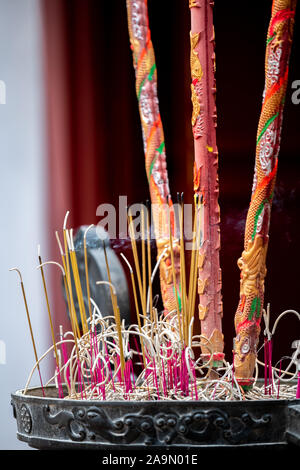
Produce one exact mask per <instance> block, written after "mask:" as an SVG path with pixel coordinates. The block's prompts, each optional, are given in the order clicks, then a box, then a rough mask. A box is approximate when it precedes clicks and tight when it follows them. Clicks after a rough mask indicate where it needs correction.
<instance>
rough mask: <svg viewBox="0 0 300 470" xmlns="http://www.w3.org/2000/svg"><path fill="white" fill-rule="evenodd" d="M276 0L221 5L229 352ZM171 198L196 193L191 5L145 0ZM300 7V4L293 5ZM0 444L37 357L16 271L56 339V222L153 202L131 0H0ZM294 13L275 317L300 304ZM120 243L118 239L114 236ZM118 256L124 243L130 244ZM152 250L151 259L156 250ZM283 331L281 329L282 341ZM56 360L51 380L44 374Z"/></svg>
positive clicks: (277, 208) (5, 442)
mask: <svg viewBox="0 0 300 470" xmlns="http://www.w3.org/2000/svg"><path fill="white" fill-rule="evenodd" d="M271 3H272V2H271V0H255V1H253V2H251V6H249V7H248V10H247V11H246V15H245V10H244V9H241V8H240V5H241V2H238V1H234V0H233V1H231V2H224V1H221V0H216V1H215V10H214V15H215V32H216V60H217V72H216V79H217V110H218V128H217V143H218V149H219V179H220V209H221V267H222V274H223V305H224V317H223V332H224V335H225V353H226V355H227V357H228V360H231V350H232V338H233V337H234V327H233V317H234V313H235V310H236V307H237V303H238V298H239V274H240V273H239V270H238V268H237V259H238V258H239V257H240V255H241V252H242V249H243V234H244V232H243V231H244V225H245V219H246V213H247V209H248V204H249V201H250V193H251V187H252V178H253V167H254V157H255V140H256V129H257V123H258V118H259V113H260V108H261V101H262V92H263V87H264V54H265V38H266V31H267V27H268V22H269V18H270V11H271ZM148 6H149V16H150V27H151V33H152V41H153V44H154V48H155V53H156V63H157V70H158V95H159V101H160V110H161V116H162V122H163V127H164V132H165V141H166V153H167V161H168V172H169V180H170V187H171V192H172V194H176V192H177V191H179V192H182V191H183V192H184V194H185V201H186V202H192V196H193V195H192V178H193V139H192V131H191V125H190V117H191V111H192V109H191V100H190V68H189V47H190V45H189V30H190V12H189V8H188V2H187V1H175V2H170V1H168V0H165V1H164V2H162V1H159V0H148ZM298 10H299V9H298ZM0 11H1V15H0V80H1V84H2V92H3V90H4V91H5V100H2V101H3V102H2V104H0V155H1V157H0V198H1V231H0V237H1V245H0V246H1V263H0V285H1V298H2V308H1V314H0V416H1V420H0V449H26V448H27V446H26V445H25V444H23V443H21V442H19V441H17V439H16V423H15V420H14V419H13V416H12V409H11V405H10V393H11V392H12V391H15V390H16V389H18V388H22V387H23V386H24V385H25V383H26V381H27V378H28V375H29V373H30V370H31V368H32V366H33V364H34V355H33V350H32V345H31V341H30V335H29V330H28V324H27V320H26V314H25V310H24V304H23V298H22V292H21V288H20V283H19V279H18V276H17V273H14V272H12V273H9V272H8V270H9V268H12V267H15V266H17V267H18V268H19V269H20V270H21V272H22V276H23V281H24V286H25V291H26V294H27V300H28V304H29V310H30V314H31V320H32V326H33V331H34V334H35V339H36V343H37V349H38V353H39V354H42V353H43V352H44V351H45V350H46V349H47V348H48V347H49V345H50V344H51V337H50V330H49V326H48V318H47V311H46V305H45V299H44V297H43V290H42V284H41V277H40V273H39V272H38V271H37V270H36V266H37V264H38V255H37V253H38V252H37V247H38V245H39V244H40V246H41V255H42V258H43V260H46V259H53V260H58V259H59V253H58V251H57V244H56V240H55V236H54V233H55V230H61V228H62V225H63V220H64V217H65V214H66V211H67V210H69V211H70V216H69V223H68V225H69V226H72V227H74V228H77V227H79V226H80V225H83V224H87V225H90V224H92V223H94V224H97V223H98V222H99V217H98V216H97V215H96V210H97V207H98V206H99V205H100V204H102V203H110V204H114V205H115V206H116V207H118V202H119V196H120V195H125V196H127V200H128V204H132V203H135V202H145V201H146V199H148V198H149V193H148V183H147V178H146V173H145V169H144V154H143V143H142V134H141V128H140V122H139V115H138V107H137V99H136V95H135V86H134V71H133V66H132V56H131V50H130V47H129V39H128V32H127V16H126V2H125V0H115V1H108V0H0ZM298 17H299V11H298V14H297V16H296V27H295V38H294V44H293V49H292V54H291V61H290V76H289V85H288V89H287V99H286V108H285V117H284V124H283V133H282V145H281V152H280V160H279V169H278V178H277V185H276V190H275V198H274V203H273V209H272V218H271V227H270V244H269V250H268V258H267V267H268V274H267V278H266V296H265V300H266V303H267V302H270V305H271V324H273V321H274V319H275V318H276V317H277V315H279V314H280V313H281V312H282V311H283V310H285V309H288V308H293V309H296V310H300V300H299V296H298V292H299V282H300V269H299V263H300V246H299V241H300V224H299V220H298V217H299V207H300V172H299V170H300V159H299V154H300V134H299V122H300V119H299V118H300V104H299V105H296V104H293V102H292V94H293V93H294V91H295V90H293V89H292V83H293V82H294V81H295V80H300V61H299V59H298V58H299V54H300V18H299V20H298ZM2 96H3V93H2ZM112 245H113V247H114V248H115V249H116V251H117V252H118V249H119V247H120V243H119V242H118V240H114V241H112ZM122 249H123V251H124V250H126V247H124V246H123V245H122ZM154 255H155V254H154ZM47 282H49V285H51V289H49V290H51V298H50V302H51V309H52V311H53V315H54V323H55V328H58V325H59V324H61V323H64V324H67V320H66V309H65V304H64V301H63V297H62V294H61V281H60V279H59V276H58V275H57V272H56V271H52V270H50V271H47ZM278 334H279V337H278ZM278 334H277V337H275V340H274V355H275V357H280V355H282V354H290V353H291V349H290V346H291V343H292V341H293V340H294V339H299V334H300V332H299V325H298V324H297V322H296V321H295V320H294V319H293V317H290V319H289V320H283V322H282V325H281V324H280V327H279V331H278ZM47 367H48V366H47V364H45V366H44V373H45V376H47V374H48V375H49V371H48V369H47Z"/></svg>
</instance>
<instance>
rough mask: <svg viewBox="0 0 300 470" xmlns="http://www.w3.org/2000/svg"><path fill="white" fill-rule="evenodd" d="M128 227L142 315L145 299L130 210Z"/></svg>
mask: <svg viewBox="0 0 300 470" xmlns="http://www.w3.org/2000/svg"><path fill="white" fill-rule="evenodd" d="M128 228H129V236H130V239H131V247H132V252H133V258H134V264H135V270H136V275H137V280H138V286H139V292H140V299H141V304H142V310H143V315H144V316H146V303H145V299H144V296H143V287H142V279H141V271H140V265H139V260H138V254H137V248H136V241H135V238H134V232H133V228H132V215H131V213H130V212H128ZM150 314H151V312H150Z"/></svg>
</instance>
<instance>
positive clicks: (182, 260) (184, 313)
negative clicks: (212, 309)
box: [178, 193, 189, 344]
mask: <svg viewBox="0 0 300 470" xmlns="http://www.w3.org/2000/svg"><path fill="white" fill-rule="evenodd" d="M178 202H179V207H180V217H179V230H180V277H181V281H180V287H181V305H182V318H183V322H184V325H185V330H184V334H185V342H186V344H187V342H188V325H189V321H188V315H187V310H186V270H185V252H184V232H183V224H184V222H183V220H184V205H183V193H181V197H180V199H179V201H178Z"/></svg>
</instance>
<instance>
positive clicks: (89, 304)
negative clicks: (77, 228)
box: [83, 224, 94, 321]
mask: <svg viewBox="0 0 300 470" xmlns="http://www.w3.org/2000/svg"><path fill="white" fill-rule="evenodd" d="M93 226H94V224H91V225H90V226H89V227H88V228H87V229H86V231H85V232H84V236H83V248H84V266H85V279H86V292H87V298H88V306H89V316H90V321H91V319H92V305H91V293H90V282H89V269H88V259H87V248H86V236H87V233H88V231H89V230H90V229H91V228H92V227H93Z"/></svg>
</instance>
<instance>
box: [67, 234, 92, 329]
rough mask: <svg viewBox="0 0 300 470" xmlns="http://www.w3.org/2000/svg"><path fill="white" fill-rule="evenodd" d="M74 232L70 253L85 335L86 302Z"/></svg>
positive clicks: (71, 237) (70, 242)
mask: <svg viewBox="0 0 300 470" xmlns="http://www.w3.org/2000/svg"><path fill="white" fill-rule="evenodd" d="M72 232H73V231H72V229H71V231H70V237H69V245H70V246H69V253H70V259H71V265H72V270H73V277H74V282H75V290H76V294H77V299H78V307H79V313H80V318H81V325H82V331H83V334H86V333H87V332H88V325H87V319H86V312H85V307H84V300H83V294H82V288H81V282H80V277H79V271H78V265H77V258H76V253H75V248H74V243H73V234H72Z"/></svg>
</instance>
